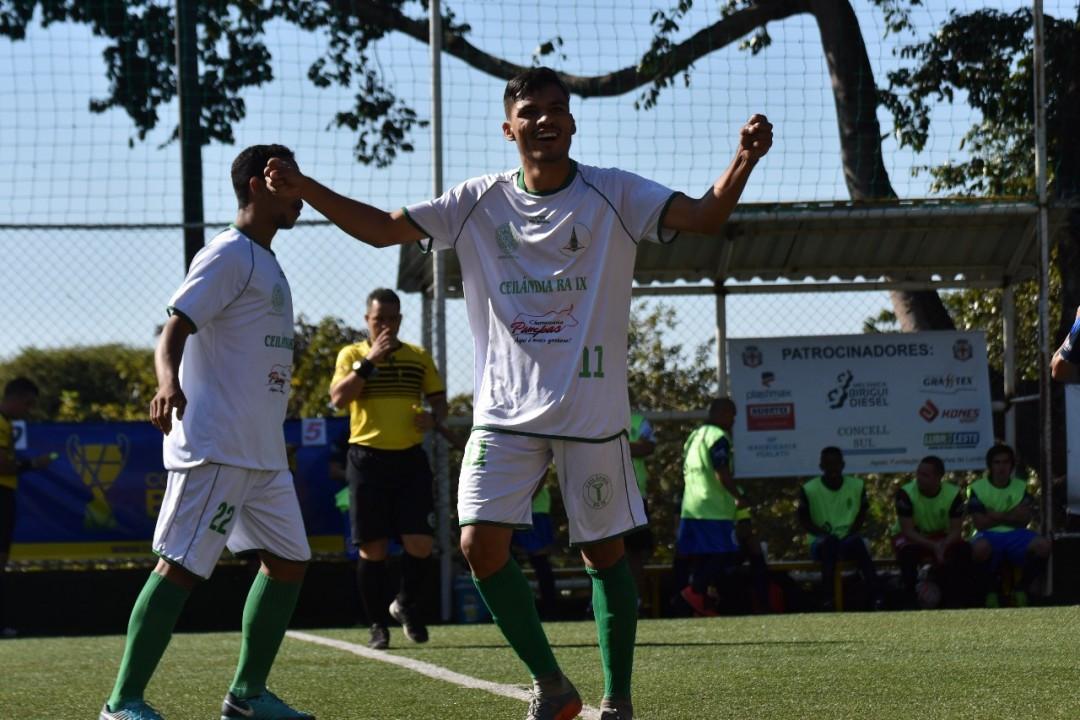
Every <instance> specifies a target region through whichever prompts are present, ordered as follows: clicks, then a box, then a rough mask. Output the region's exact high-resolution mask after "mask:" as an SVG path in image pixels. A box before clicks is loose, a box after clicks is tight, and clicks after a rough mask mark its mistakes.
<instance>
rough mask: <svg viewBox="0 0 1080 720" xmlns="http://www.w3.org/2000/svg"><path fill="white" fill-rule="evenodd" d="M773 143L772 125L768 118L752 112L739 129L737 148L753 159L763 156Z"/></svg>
mask: <svg viewBox="0 0 1080 720" xmlns="http://www.w3.org/2000/svg"><path fill="white" fill-rule="evenodd" d="M772 144H773V126H772V123H771V122H769V118H767V117H765V116H764V115H761V114H754V115H753V116H751V118H750V119H749V120H748V121H747V122H746V124H745V125H743V126H742V128H740V130H739V150H740V151H741V152H744V153H746V154H747V155H749V156H750V157H751V158H753V159H754V160H757V159H758V158H761V157H764V155H765V153H767V152H769V148H771V147H772Z"/></svg>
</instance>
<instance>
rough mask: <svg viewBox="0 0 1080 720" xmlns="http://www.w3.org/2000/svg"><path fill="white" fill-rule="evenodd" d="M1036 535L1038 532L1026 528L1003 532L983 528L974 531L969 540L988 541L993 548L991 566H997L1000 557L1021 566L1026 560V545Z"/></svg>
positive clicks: (1029, 543)
mask: <svg viewBox="0 0 1080 720" xmlns="http://www.w3.org/2000/svg"><path fill="white" fill-rule="evenodd" d="M1037 537H1039V533H1037V532H1035V531H1034V530H1028V529H1027V528H1016V529H1015V530H1006V531H1005V532H992V531H988V530H983V531H982V532H977V533H975V535H974V536H973V537H972V538H971V542H972V543H974V542H976V541H978V540H985V541H986V542H988V543H990V547H991V548H993V550H994V554H993V556H992V557H991V558H990V564H991V565H992V566H993V567H997V565H998V563H1000V562H1001V558H1002V557H1006V558H1008V559H1009V562H1010V563H1012V564H1013V565H1014V566H1016V567H1023V565H1024V563H1026V562H1027V549H1028V546H1029V545H1031V541H1032V540H1034V539H1035V538H1037Z"/></svg>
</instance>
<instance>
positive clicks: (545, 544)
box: [514, 513, 555, 555]
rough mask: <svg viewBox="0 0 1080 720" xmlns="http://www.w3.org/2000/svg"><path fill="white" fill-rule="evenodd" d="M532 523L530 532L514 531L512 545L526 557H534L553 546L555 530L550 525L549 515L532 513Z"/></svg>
mask: <svg viewBox="0 0 1080 720" xmlns="http://www.w3.org/2000/svg"><path fill="white" fill-rule="evenodd" d="M532 523H533V526H532V529H531V530H515V531H514V544H515V545H517V546H518V547H519V548H521V549H522V550H523V551H525V553H526V554H528V555H535V554H536V553H538V552H542V551H544V550H547V549H548V548H550V547H551V546H552V545H554V544H555V528H554V527H552V525H551V515H549V514H547V513H533V514H532Z"/></svg>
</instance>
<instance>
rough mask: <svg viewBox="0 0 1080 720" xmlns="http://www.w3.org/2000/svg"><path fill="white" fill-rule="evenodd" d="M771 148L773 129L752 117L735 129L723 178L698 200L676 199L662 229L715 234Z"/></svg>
mask: <svg viewBox="0 0 1080 720" xmlns="http://www.w3.org/2000/svg"><path fill="white" fill-rule="evenodd" d="M772 144H773V126H772V123H771V122H769V119H768V118H767V117H765V116H764V115H760V114H755V115H754V116H753V117H751V118H750V120H748V121H747V123H746V125H744V126H742V127H741V128H740V129H739V149H738V150H737V151H736V152H735V159H734V160H732V161H731V165H730V166H729V167H728V169H727V170H725V171H724V174H723V175H721V176H720V179H718V180H717V181H716V182H715V183H713V185H712V187H710V188H709V189H708V191H707V192H706V193H705V194H704V195H702V196H701V197H700V198H697V199H696V200H695V199H692V198H689V197H686V196H684V195H680V196H677V197H676V198H675V199H674V200H673V201H672V202H671V206H670V207H669V208H668V211H667V214H666V215H665V216H664V226H665V227H667V228H669V229H671V230H685V231H687V232H696V233H702V234H711V233H715V232H717V231H718V230H719V229H720V228H721V227H722V226H723V225H724V223H725V222H727V219H728V218H729V217H730V216H731V213H732V211H733V210H734V209H735V205H736V204H738V202H739V197H741V196H742V192H743V188H745V187H746V182H747V181H748V180H749V179H750V173H751V172H752V171H753V169H754V166H755V165H757V163H758V160H760V159H761V158H763V157H765V154H766V153H768V152H769V148H771V147H772Z"/></svg>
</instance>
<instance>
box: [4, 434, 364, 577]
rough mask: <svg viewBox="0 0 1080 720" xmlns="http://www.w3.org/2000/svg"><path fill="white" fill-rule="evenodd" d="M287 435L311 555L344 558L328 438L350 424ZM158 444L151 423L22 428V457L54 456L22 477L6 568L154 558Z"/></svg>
mask: <svg viewBox="0 0 1080 720" xmlns="http://www.w3.org/2000/svg"><path fill="white" fill-rule="evenodd" d="M284 431H285V442H286V443H287V444H288V446H289V448H290V454H289V463H290V467H291V469H292V471H293V477H294V480H295V482H296V494H297V497H298V498H299V500H300V507H301V509H302V511H303V516H304V526H305V528H306V530H307V534H308V536H309V540H310V541H311V543H312V549H313V550H315V551H317V552H318V551H327V550H328V549H332V550H330V551H343V550H344V543H343V540H342V537H343V535H342V532H343V531H342V528H343V522H342V514H341V512H340V511H339V510H338V509H337V507H336V506H335V505H334V494H335V493H337V491H338V490H340V489H341V485H339V484H338V483H336V482H335V481H333V480H331V479H330V477H329V473H328V461H329V457H330V446H329V445H328V444H327V438H328V437H337V435H339V434H341V433H342V432H347V431H348V418H328V419H317V420H305V421H301V420H290V421H287V422H286V423H285V427H284ZM161 438H162V436H161V433H160V432H159V431H158V430H155V429H154V427H153V426H152V425H150V423H148V422H101V423H41V424H36V423H31V424H28V425H25V427H23V429H22V431H21V437H20V445H22V446H23V447H22V449H21V450H20V452H19V455H20V456H23V457H34V456H37V455H40V454H42V453H49V452H54V453H56V454H57V455H58V457H57V459H56V460H54V461H53V462H52V463H50V464H49V466H48V467H46V468H43V469H42V470H37V471H33V472H26V473H22V474H20V475H19V489H18V491H17V492H16V495H15V497H16V503H17V505H16V507H17V510H16V518H15V537H14V543H13V545H12V550H11V557H12V560H15V561H29V560H61V559H84V558H95V559H108V558H113V557H136V556H141V555H150V554H151V551H150V545H151V541H152V540H153V537H154V523H155V522H156V521H157V516H158V512H159V510H160V508H161V499H162V497H163V496H164V494H165V482H166V478H167V474H166V471H165V469H164V468H163V467H162V464H161Z"/></svg>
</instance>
